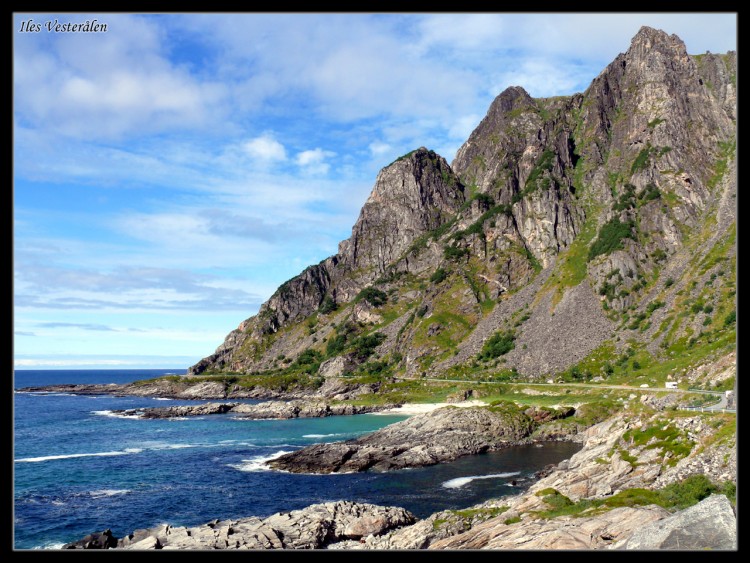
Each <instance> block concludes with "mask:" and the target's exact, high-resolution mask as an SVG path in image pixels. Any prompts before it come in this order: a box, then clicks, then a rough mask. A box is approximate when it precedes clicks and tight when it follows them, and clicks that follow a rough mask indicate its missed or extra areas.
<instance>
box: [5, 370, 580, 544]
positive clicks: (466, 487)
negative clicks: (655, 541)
mask: <svg viewBox="0 0 750 563" xmlns="http://www.w3.org/2000/svg"><path fill="white" fill-rule="evenodd" d="M183 371H184V370H179V369H175V370H85V371H83V370H82V371H76V370H67V371H32V370H24V371H16V372H15V379H14V388H15V389H19V388H22V387H27V386H31V385H50V384H57V383H126V382H130V381H135V380H138V379H147V378H151V377H157V376H159V375H164V374H166V373H182V372H183ZM199 402H204V401H177V400H164V399H152V398H140V397H109V396H76V395H69V394H63V393H18V392H16V393H14V451H13V458H14V464H13V468H14V475H13V479H14V511H13V512H14V514H13V516H14V548H15V549H35V548H55V547H60V546H61V545H62V544H64V543H67V542H71V541H74V540H77V539H80V538H81V537H83V536H84V535H86V534H88V533H91V532H95V531H102V530H104V529H106V528H111V529H112V532H113V533H114V535H115V536H117V537H122V536H124V535H126V534H128V533H130V532H132V531H133V530H136V529H138V528H148V527H151V526H154V525H157V524H160V523H170V524H173V525H184V526H193V525H198V524H202V523H205V522H208V521H210V520H213V519H215V518H219V519H226V518H239V517H246V516H259V517H264V516H268V515H270V514H273V513H275V512H279V511H289V510H295V509H299V508H303V507H305V506H307V505H310V504H314V503H318V502H327V501H334V500H352V501H360V502H372V503H376V504H383V505H396V506H403V507H404V508H406V509H408V510H411V511H412V512H413V513H414V514H416V515H417V516H419V517H425V516H428V515H429V514H431V513H433V512H435V511H438V510H442V509H449V508H450V509H457V508H465V507H467V506H471V505H473V504H476V503H478V502H482V501H484V500H487V499H489V498H497V497H501V496H504V495H508V494H515V493H517V492H519V489H518V488H517V487H514V486H513V485H512V484H511V482H512V481H513V480H517V479H519V478H521V477H528V476H531V475H532V474H533V473H534V472H535V471H537V470H539V469H541V468H542V467H544V466H545V465H547V464H549V463H557V462H559V461H561V460H563V459H566V458H568V457H570V456H571V455H572V454H573V453H575V452H576V451H577V450H578V449H579V446H577V445H575V444H567V443H554V444H549V445H545V446H543V447H537V446H523V447H514V448H509V449H507V450H503V451H500V452H494V453H490V454H485V455H479V456H470V457H467V458H462V459H459V460H456V461H455V462H452V463H446V464H440V465H436V466H432V467H425V468H417V469H407V470H401V471H395V472H390V473H359V474H346V475H299V474H291V473H284V472H278V471H269V470H266V469H264V467H263V465H262V462H263V461H264V460H267V459H270V458H272V457H274V456H278V455H282V453H285V452H290V451H294V450H296V449H299V448H302V447H304V446H307V445H309V444H313V443H319V442H329V441H338V440H345V439H349V438H354V437H357V436H359V435H361V434H364V433H367V432H372V431H374V430H377V429H378V428H381V427H383V426H386V425H388V424H392V423H394V422H397V421H399V420H403V419H404V418H405V417H404V416H392V415H357V416H340V417H329V418H315V419H296V420H263V421H252V420H242V419H238V418H234V417H232V416H231V414H230V415H213V416H205V417H191V418H185V419H177V420H141V419H135V418H124V417H117V416H113V415H112V412H111V411H113V410H115V409H130V408H138V407H147V406H167V405H180V404H194V403H199ZM248 402H254V401H248Z"/></svg>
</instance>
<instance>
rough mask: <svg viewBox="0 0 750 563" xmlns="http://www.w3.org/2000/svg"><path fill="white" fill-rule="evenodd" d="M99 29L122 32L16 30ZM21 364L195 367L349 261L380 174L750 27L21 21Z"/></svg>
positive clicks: (17, 73) (430, 20)
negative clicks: (276, 296)
mask: <svg viewBox="0 0 750 563" xmlns="http://www.w3.org/2000/svg"><path fill="white" fill-rule="evenodd" d="M29 19H33V20H34V22H36V23H41V24H44V23H46V22H47V21H54V20H55V19H57V20H58V21H59V22H72V23H79V22H81V23H82V22H84V21H86V20H93V19H97V20H98V21H99V22H100V23H106V24H107V32H106V33H88V34H84V33H55V32H48V31H47V30H46V28H44V27H43V28H42V30H41V31H40V32H39V33H28V32H23V33H22V32H20V29H21V25H22V22H24V21H28V20H29ZM14 25H15V31H14V45H13V59H14V66H13V73H14V76H13V80H14V128H13V132H14V169H13V173H14V227H13V228H14V332H15V334H14V361H15V366H16V367H17V368H37V369H54V368H71V367H73V368H75V367H83V368H98V367H99V368H101V367H111V368H128V367H131V368H139V367H170V368H186V367H187V366H189V365H191V364H192V363H194V362H196V361H197V360H199V359H200V358H202V357H204V356H206V355H208V354H210V353H212V352H213V351H214V349H215V348H216V347H217V346H218V345H219V344H220V343H221V342H222V340H223V339H224V336H226V334H227V333H228V332H229V331H230V330H232V329H233V328H235V327H236V326H237V325H238V324H239V323H240V322H241V321H242V320H244V319H246V318H247V317H249V316H251V315H252V314H254V313H255V312H257V310H258V307H259V306H260V304H261V303H262V302H263V301H265V300H266V299H267V298H268V297H269V296H270V295H271V294H272V293H273V291H274V290H275V289H276V287H277V286H278V285H280V284H281V283H282V282H284V281H285V280H287V279H289V278H290V277H292V276H294V275H296V274H297V273H299V272H300V271H301V270H302V269H304V267H305V266H307V265H309V264H313V263H317V262H319V261H320V260H322V259H323V258H325V257H327V256H329V255H331V254H334V253H335V252H336V250H337V244H338V242H339V241H340V240H342V239H345V238H347V237H348V236H349V235H350V234H351V227H352V225H353V224H354V222H355V221H356V218H357V215H358V212H359V209H360V207H361V205H362V204H363V203H364V201H365V199H366V198H367V195H368V194H369V191H370V189H371V187H372V185H373V184H374V181H375V177H376V175H377V172H378V171H379V170H380V169H381V168H382V167H383V166H386V165H387V164H389V163H390V162H392V161H393V160H394V159H395V158H397V157H398V156H400V155H401V154H404V153H406V152H408V151H410V150H412V149H414V148H417V147H419V146H426V147H428V148H431V149H433V150H435V151H437V152H438V153H440V154H442V155H443V156H445V158H446V159H448V161H449V162H450V161H451V160H452V159H453V157H454V155H455V152H456V150H457V149H458V147H459V146H460V145H461V143H462V142H463V141H464V140H466V138H467V137H468V135H469V133H470V132H471V131H472V129H473V128H474V127H475V126H476V125H477V124H478V123H479V121H480V119H481V118H482V116H483V115H484V113H485V112H486V110H487V108H488V106H489V104H490V103H491V101H492V100H493V98H494V97H495V96H496V95H497V94H499V93H500V92H501V91H502V90H504V89H505V88H506V87H508V86H511V85H519V86H523V87H524V88H526V90H527V91H528V92H529V93H530V94H531V95H532V96H535V97H544V96H554V95H566V94H572V93H574V92H578V91H582V90H584V89H585V88H586V87H587V86H588V84H589V83H590V81H591V80H592V79H593V78H594V77H595V76H596V75H597V74H599V72H601V70H602V69H603V68H604V66H606V65H607V64H608V63H609V62H610V61H611V60H612V59H613V58H614V57H615V56H617V54H618V53H620V52H624V51H626V50H627V48H628V46H629V44H630V39H631V38H632V36H633V35H634V34H635V33H636V32H637V31H638V29H639V28H640V26H642V25H650V26H652V27H657V28H660V29H663V30H665V31H667V32H668V33H676V34H677V35H679V36H680V37H681V38H682V39H683V40H684V41H685V43H686V45H687V47H688V52H690V53H692V54H698V53H703V52H706V51H711V52H726V51H727V50H730V49H736V25H737V21H736V15H735V14H675V13H670V14H633V13H628V14H619V15H618V14H513V15H510V14H420V15H409V14H390V15H389V14H379V15H368V14H298V15H280V14H220V15H218V14H217V15H214V14H165V15H137V14H110V13H104V14H79V13H76V14H41V13H35V14H21V13H17V14H14Z"/></svg>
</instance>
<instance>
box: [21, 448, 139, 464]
mask: <svg viewBox="0 0 750 563" xmlns="http://www.w3.org/2000/svg"><path fill="white" fill-rule="evenodd" d="M142 451H143V450H142V449H141V448H126V449H124V450H119V451H114V452H92V453H85V454H62V455H46V456H40V457H22V458H20V459H17V460H15V461H16V463H39V462H41V461H51V460H54V459H72V458H76V457H109V456H115V455H129V454H138V453H141V452H142Z"/></svg>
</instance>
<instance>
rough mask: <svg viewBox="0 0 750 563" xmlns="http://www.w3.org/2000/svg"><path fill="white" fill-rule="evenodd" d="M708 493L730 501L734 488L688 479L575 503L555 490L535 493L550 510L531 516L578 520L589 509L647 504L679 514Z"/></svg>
mask: <svg viewBox="0 0 750 563" xmlns="http://www.w3.org/2000/svg"><path fill="white" fill-rule="evenodd" d="M712 493H723V494H727V498H730V495H731V497H732V498H734V495H736V487H735V486H734V485H733V484H732V483H723V484H714V483H712V482H711V481H710V480H709V479H708V477H706V476H705V475H691V476H689V477H687V478H686V479H683V480H682V481H680V482H678V483H672V484H671V485H667V486H666V487H664V488H663V489H659V490H654V491H652V490H648V489H640V488H633V489H626V490H624V491H620V492H619V493H617V494H615V495H612V496H611V497H608V498H604V499H581V500H579V501H578V502H575V503H574V502H573V501H571V500H570V499H569V498H568V497H566V496H565V495H563V494H561V493H560V492H558V491H556V490H555V489H544V490H543V491H539V492H538V493H537V496H541V497H543V498H542V500H544V502H545V503H547V505H548V506H549V507H550V508H549V509H548V510H542V511H538V512H535V514H536V515H537V516H540V517H541V518H545V519H550V518H557V517H558V516H579V515H580V514H581V513H582V512H584V511H587V510H590V509H592V508H593V509H599V510H609V509H612V508H620V507H634V506H648V505H650V504H655V505H657V506H661V507H662V508H666V509H667V510H683V509H685V508H688V507H690V506H693V505H695V504H697V503H699V502H700V501H702V500H703V499H705V498H707V497H708V496H709V495H711V494H712ZM730 500H731V498H730Z"/></svg>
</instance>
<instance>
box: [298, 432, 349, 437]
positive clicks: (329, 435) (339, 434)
mask: <svg viewBox="0 0 750 563" xmlns="http://www.w3.org/2000/svg"><path fill="white" fill-rule="evenodd" d="M343 435H344V434H343V433H342V432H338V433H336V434H303V435H302V437H303V438H330V437H331V436H343Z"/></svg>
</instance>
